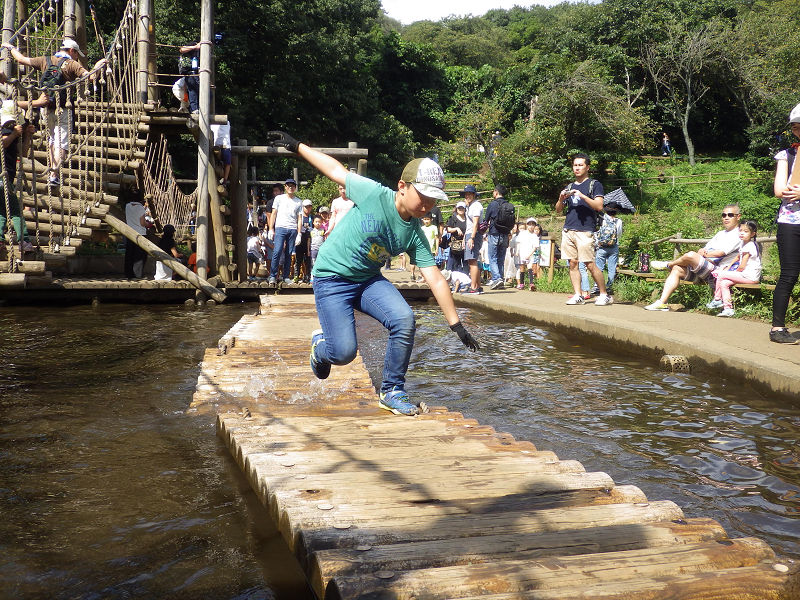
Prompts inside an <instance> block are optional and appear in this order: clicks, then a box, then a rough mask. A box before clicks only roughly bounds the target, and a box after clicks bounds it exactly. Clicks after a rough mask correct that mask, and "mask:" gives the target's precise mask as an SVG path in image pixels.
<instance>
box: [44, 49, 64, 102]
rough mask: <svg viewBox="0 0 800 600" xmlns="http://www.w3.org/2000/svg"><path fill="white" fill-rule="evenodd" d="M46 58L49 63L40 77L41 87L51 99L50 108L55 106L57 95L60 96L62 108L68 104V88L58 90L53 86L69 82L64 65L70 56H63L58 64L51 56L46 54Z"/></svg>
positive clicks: (59, 100)
mask: <svg viewBox="0 0 800 600" xmlns="http://www.w3.org/2000/svg"><path fill="white" fill-rule="evenodd" d="M45 60H46V61H47V64H46V65H45V68H44V71H42V77H41V78H40V79H39V87H40V88H42V91H43V92H44V93H45V94H47V97H48V98H49V99H50V104H49V106H50V108H55V106H56V96H59V99H58V103H59V105H60V106H61V108H64V107H65V106H66V105H67V90H60V91H59V92H56V90H55V89H53V88H55V87H57V86H60V85H64V84H65V83H66V82H67V78H66V77H65V76H64V71H63V70H62V67H63V66H64V63H65V62H67V61H68V60H69V58H66V57H63V56H62V57H61V58H59V59H58V63H56V64H53V62H52V61H51V60H50V57H49V56H46V57H45Z"/></svg>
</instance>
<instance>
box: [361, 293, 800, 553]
mask: <svg viewBox="0 0 800 600" xmlns="http://www.w3.org/2000/svg"><path fill="white" fill-rule="evenodd" d="M415 312H416V314H417V327H418V330H417V337H416V345H415V348H414V354H413V356H412V359H411V366H410V369H409V376H408V381H407V386H406V389H407V390H408V391H409V393H410V394H412V396H416V397H421V399H423V400H426V401H427V402H428V403H429V404H442V405H446V406H447V407H448V408H450V409H451V410H456V411H460V412H463V413H464V414H465V415H466V416H469V417H474V418H476V419H478V420H479V421H481V423H484V424H488V425H493V426H494V427H495V428H496V429H497V430H498V431H508V432H510V433H512V434H514V436H515V437H516V438H517V439H520V440H528V441H531V442H533V443H534V444H535V445H536V446H537V447H538V448H540V449H543V450H553V451H555V452H556V453H557V454H558V456H559V457H560V458H562V459H576V460H579V461H581V463H583V465H584V466H585V467H586V469H587V470H588V471H604V472H606V473H608V474H609V475H611V477H612V478H613V479H614V481H615V482H616V483H617V484H633V485H637V486H639V487H640V488H641V489H642V490H643V491H644V492H645V494H646V495H647V497H648V498H650V499H653V500H673V501H674V502H676V503H677V504H678V505H679V506H680V507H681V508H683V510H684V512H685V514H686V515H687V516H688V517H700V516H706V517H712V518H715V519H717V520H718V521H720V522H721V523H722V525H723V526H724V527H725V528H726V530H727V531H728V533H729V534H730V535H732V536H736V537H739V536H751V535H752V536H757V537H760V538H763V539H764V540H766V541H767V542H768V543H769V544H770V545H772V547H773V548H774V549H775V550H776V552H778V553H784V554H788V555H791V556H793V557H795V558H800V405H794V406H792V405H790V404H789V403H788V402H786V401H785V400H783V399H781V400H771V399H769V398H766V397H764V396H763V395H760V394H758V393H756V392H754V391H753V390H751V389H749V388H748V387H747V386H744V385H741V384H739V383H735V384H726V383H725V382H724V381H705V380H703V379H702V378H697V377H693V376H691V375H684V374H667V373H663V372H661V371H659V370H658V368H657V367H656V366H654V365H651V364H648V363H644V362H642V361H638V360H636V359H633V358H629V357H625V356H615V355H614V354H613V351H611V349H609V348H603V347H599V348H598V347H588V346H587V345H585V344H582V343H581V342H580V340H577V339H575V338H569V339H568V338H565V337H564V336H562V335H561V334H559V333H555V332H548V331H547V330H545V329H542V328H540V327H537V326H534V325H531V324H530V323H523V322H519V321H513V322H503V323H498V322H497V320H496V319H495V318H494V317H489V316H487V315H483V314H481V313H479V312H476V311H471V310H466V309H465V310H460V311H459V312H460V313H461V318H462V320H463V321H464V322H465V325H466V326H467V328H468V329H469V330H470V332H472V333H473V334H474V335H475V336H476V337H477V338H478V339H479V340H480V342H481V352H480V353H479V354H471V353H469V352H467V351H466V350H464V349H463V347H462V346H461V344H460V342H459V341H458V339H457V338H456V337H455V336H454V335H453V334H452V333H451V332H450V330H449V329H447V327H446V324H445V323H444V321H443V318H442V316H441V313H440V312H439V311H438V310H437V309H435V308H430V307H426V306H424V305H423V306H418V307H416V308H415ZM359 326H360V327H362V331H363V332H364V333H363V334H362V336H361V338H362V348H361V349H362V352H363V353H364V357H365V361H366V362H367V365H368V366H369V368H370V372H371V373H372V375H373V379H376V377H377V378H379V376H380V369H381V368H382V363H383V351H384V347H385V346H384V339H385V335H384V334H383V332H382V331H381V329H382V328H381V327H380V325H377V324H376V323H375V322H374V321H372V320H371V319H369V318H362V319H360V321H359ZM598 350H599V351H598Z"/></svg>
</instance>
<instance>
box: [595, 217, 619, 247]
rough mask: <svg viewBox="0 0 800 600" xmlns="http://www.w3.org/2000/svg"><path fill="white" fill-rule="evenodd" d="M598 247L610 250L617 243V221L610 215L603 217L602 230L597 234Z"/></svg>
mask: <svg viewBox="0 0 800 600" xmlns="http://www.w3.org/2000/svg"><path fill="white" fill-rule="evenodd" d="M595 239H596V240H597V245H598V246H600V247H601V248H608V247H609V246H614V245H615V244H616V243H617V221H616V219H614V218H613V217H611V216H610V215H603V220H602V221H601V223H600V228H599V229H598V230H597V233H596V234H595Z"/></svg>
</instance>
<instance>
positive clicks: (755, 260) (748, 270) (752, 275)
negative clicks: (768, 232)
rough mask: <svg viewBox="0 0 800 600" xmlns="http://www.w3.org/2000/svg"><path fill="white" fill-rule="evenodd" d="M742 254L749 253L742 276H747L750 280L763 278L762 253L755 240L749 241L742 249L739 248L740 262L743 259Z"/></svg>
mask: <svg viewBox="0 0 800 600" xmlns="http://www.w3.org/2000/svg"><path fill="white" fill-rule="evenodd" d="M742 254H749V255H750V257H749V258H748V259H747V264H746V265H745V266H744V271H741V275H742V277H747V279H749V280H750V281H760V280H761V255H760V254H759V253H758V247H756V243H755V242H754V241H752V240H751V241H749V242H747V243H746V244H745V245H744V246H742V249H741V250H739V262H741V260H742Z"/></svg>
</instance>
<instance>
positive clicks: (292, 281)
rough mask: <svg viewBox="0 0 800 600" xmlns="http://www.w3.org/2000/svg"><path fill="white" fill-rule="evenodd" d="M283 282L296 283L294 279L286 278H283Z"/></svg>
mask: <svg viewBox="0 0 800 600" xmlns="http://www.w3.org/2000/svg"><path fill="white" fill-rule="evenodd" d="M283 283H294V279H290V278H288V277H287V278H286V279H284V280H283Z"/></svg>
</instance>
